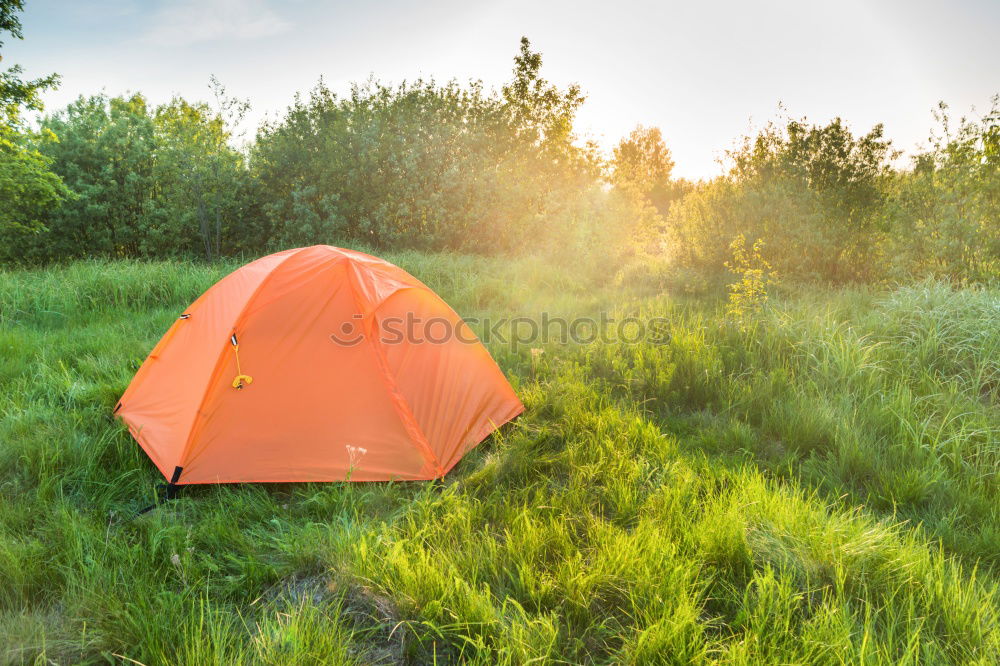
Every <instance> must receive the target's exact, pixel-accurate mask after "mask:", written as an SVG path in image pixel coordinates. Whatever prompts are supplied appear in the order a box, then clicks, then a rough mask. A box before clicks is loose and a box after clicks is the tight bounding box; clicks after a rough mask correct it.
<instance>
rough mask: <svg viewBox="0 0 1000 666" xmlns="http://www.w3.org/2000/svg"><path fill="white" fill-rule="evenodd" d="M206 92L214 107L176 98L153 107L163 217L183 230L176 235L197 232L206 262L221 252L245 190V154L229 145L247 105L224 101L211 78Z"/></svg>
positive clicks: (187, 234)
mask: <svg viewBox="0 0 1000 666" xmlns="http://www.w3.org/2000/svg"><path fill="white" fill-rule="evenodd" d="M209 88H210V89H211V90H212V93H213V95H214V97H215V102H216V108H214V109H213V108H211V107H209V106H208V105H207V104H203V103H202V104H191V103H188V102H186V101H185V100H183V99H181V98H175V99H174V100H172V101H171V102H170V103H169V104H165V105H163V106H160V107H159V108H157V110H156V113H155V115H154V124H155V126H156V135H157V146H158V155H157V166H156V177H157V182H158V185H159V187H160V189H161V195H162V199H163V207H164V208H165V209H167V210H168V211H169V212H167V217H168V218H172V219H173V220H174V221H175V223H176V224H180V226H181V227H182V228H181V229H176V230H175V233H177V234H178V236H179V237H183V238H188V237H190V236H191V235H192V229H194V228H197V236H198V237H199V238H200V241H201V247H202V250H203V251H204V255H205V259H206V260H208V261H212V260H213V259H215V258H217V257H219V256H220V255H221V254H222V252H223V233H224V230H225V229H227V228H228V227H230V226H232V224H233V223H234V222H235V220H234V219H233V218H234V217H235V216H236V212H237V210H238V209H239V208H240V205H241V195H242V194H243V193H244V192H245V191H246V187H247V181H248V174H247V171H246V165H245V161H244V156H243V154H242V153H240V152H239V151H238V150H236V149H234V148H233V147H232V146H231V145H230V141H231V139H232V138H233V131H234V129H233V128H235V127H237V126H238V125H239V123H240V122H241V121H242V120H243V118H244V117H245V115H246V112H247V110H248V109H249V104H248V103H247V102H245V101H243V100H238V99H235V98H232V97H229V96H228V95H227V94H226V90H225V88H224V87H223V86H222V84H221V83H220V82H219V81H218V80H217V79H216V78H215V77H212V79H211V80H210V84H209Z"/></svg>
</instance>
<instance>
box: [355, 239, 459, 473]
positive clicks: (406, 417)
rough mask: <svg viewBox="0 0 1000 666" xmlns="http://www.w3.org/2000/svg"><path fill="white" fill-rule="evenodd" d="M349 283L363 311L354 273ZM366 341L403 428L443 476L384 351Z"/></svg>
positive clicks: (373, 313)
mask: <svg viewBox="0 0 1000 666" xmlns="http://www.w3.org/2000/svg"><path fill="white" fill-rule="evenodd" d="M348 264H349V265H350V266H352V267H353V266H355V264H354V262H352V261H350V259H349V258H348ZM349 281H350V288H351V296H352V297H353V298H354V305H355V307H356V308H358V310H361V309H362V308H361V301H360V299H359V296H358V290H357V288H356V282H355V276H354V275H353V272H352V274H351V275H350V277H349ZM393 293H395V292H393ZM386 298H388V297H386ZM385 300H386V299H382V301H379V303H376V304H375V307H374V308H373V309H372V311H371V317H372V321H373V322H374V320H375V319H374V317H375V310H377V309H378V306H379V305H381V303H382V302H384V301H385ZM366 339H367V342H368V343H369V344H370V345H371V349H372V352H373V353H374V354H375V360H376V365H377V366H378V369H379V373H380V374H381V375H382V383H383V384H384V385H385V388H386V390H387V391H388V392H389V397H390V399H391V400H392V404H393V408H394V409H395V411H396V415H397V416H399V419H400V420H401V421H402V422H403V427H404V428H406V430H407V434H409V435H410V439H411V440H413V444H415V445H416V447H417V449H418V450H419V451H420V452H421V453H422V454H423V457H424V460H425V461H426V462H428V463H430V464H431V465H433V467H434V477H433V478H437V477H441V476H443V475H444V468H443V467H441V461H440V460H438V457H437V455H436V454H435V453H434V449H432V448H431V445H430V442H428V441H427V436H426V435H424V432H423V430H421V428H420V425H419V424H418V423H417V419H416V417H415V416H414V415H413V410H412V409H411V408H410V405H409V402H407V400H406V397H405V396H404V395H403V394H402V393H401V392H400V390H399V385H398V384H397V383H396V380H395V377H393V375H392V372H391V370H390V369H389V362H388V360H387V359H386V358H385V355H384V354H383V353H382V349H381V348H380V347H379V346H378V344H377V343H376V341H375V340H373V339H370V338H367V336H366Z"/></svg>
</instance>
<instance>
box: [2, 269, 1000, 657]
mask: <svg viewBox="0 0 1000 666" xmlns="http://www.w3.org/2000/svg"><path fill="white" fill-rule="evenodd" d="M387 258H389V259H390V260H393V261H395V262H397V263H399V264H400V265H402V266H404V267H405V268H407V269H408V270H410V271H411V272H412V273H413V274H414V275H416V276H417V277H419V278H420V279H422V280H423V281H424V282H426V283H427V284H428V285H430V286H431V287H433V288H435V289H437V290H438V291H439V293H440V294H441V295H442V296H443V297H444V298H445V299H446V300H448V301H449V302H450V303H451V304H452V305H453V306H454V307H455V308H456V309H457V310H458V311H459V312H460V313H462V314H464V315H475V316H493V317H500V316H504V315H507V316H509V315H511V314H530V313H536V312H538V311H539V310H541V309H548V310H549V311H551V312H559V313H564V314H583V313H589V314H594V313H596V312H597V311H598V310H600V309H608V310H613V311H615V312H617V313H619V314H636V315H637V316H639V317H640V318H643V319H647V320H648V319H651V318H653V317H665V318H666V321H667V322H668V323H667V330H666V333H667V334H666V335H665V336H663V337H662V339H660V340H659V341H657V342H652V341H647V342H646V343H643V344H637V345H626V344H612V343H605V344H601V343H595V344H591V345H569V344H560V343H557V342H550V343H548V344H545V345H542V344H534V343H533V344H532V345H531V346H535V347H536V348H542V349H544V353H542V354H541V355H538V354H537V353H536V354H535V355H534V356H533V355H532V354H531V353H530V349H528V348H517V349H512V348H510V347H509V346H503V345H499V344H494V346H493V347H492V349H491V351H492V352H493V353H494V356H495V357H496V358H497V359H498V361H499V362H500V364H501V366H502V367H503V369H504V370H505V371H506V372H507V374H508V376H509V377H510V378H511V381H512V383H513V384H514V385H515V388H516V389H517V391H518V393H519V395H520V396H521V397H522V399H523V400H524V402H525V404H526V406H527V408H528V409H527V413H526V415H525V416H524V417H523V418H522V419H520V420H519V421H518V422H517V423H516V424H514V425H513V426H511V427H508V428H505V429H504V430H502V431H501V432H500V433H498V434H496V435H495V436H494V437H492V438H491V439H490V440H489V441H487V442H485V443H484V444H483V445H482V446H480V447H479V448H477V449H476V450H474V451H473V452H472V453H470V454H469V455H468V456H466V458H465V459H463V461H462V462H461V463H460V464H459V465H458V466H457V467H456V468H455V469H454V470H453V472H452V473H451V474H449V476H448V477H447V478H446V479H445V480H444V481H443V482H441V483H427V484H415V483H386V484H358V485H350V484H285V485H281V484H278V485H232V486H216V487H199V488H196V489H191V490H189V491H187V492H186V493H184V494H183V495H182V496H181V498H180V499H178V500H176V501H174V502H172V503H169V504H166V505H164V506H162V507H160V508H159V509H157V510H155V511H153V512H150V513H148V514H144V515H143V516H141V517H138V518H134V517H133V516H134V514H135V511H136V509H138V508H139V507H141V506H142V505H144V504H146V503H148V502H149V501H150V500H151V498H152V497H153V494H154V488H155V484H156V483H158V482H159V481H160V477H159V474H158V473H157V472H156V470H155V469H154V468H153V466H152V464H151V463H150V462H149V461H148V460H147V459H146V457H145V456H144V454H142V452H141V451H140V450H139V448H138V447H137V446H136V445H135V444H134V442H133V441H132V440H131V438H130V437H129V436H128V434H127V432H126V431H125V430H124V428H123V427H122V426H121V425H119V424H118V423H116V422H115V421H113V420H112V419H111V418H110V411H111V409H112V408H113V405H114V403H115V401H116V400H117V398H118V396H119V395H120V393H121V392H122V391H123V390H124V388H125V386H126V385H127V384H128V381H129V380H130V378H131V375H132V373H133V372H134V370H135V368H136V367H137V365H138V363H140V362H141V359H142V358H143V356H144V354H145V353H146V352H147V351H148V350H149V349H150V347H151V346H152V345H153V344H154V343H155V341H156V339H157V338H158V337H159V335H160V334H161V333H162V331H163V330H165V328H166V327H167V326H168V325H169V323H170V321H172V320H173V318H175V317H176V316H177V312H179V311H181V310H182V309H183V308H184V306H185V305H187V303H189V302H190V301H191V300H193V299H194V298H195V297H196V296H197V295H198V294H200V293H201V291H202V290H203V289H205V288H206V287H208V286H209V285H210V284H212V282H214V281H215V280H216V279H218V278H219V277H220V276H221V275H223V274H224V273H225V272H226V271H227V270H229V269H231V268H233V267H234V266H235V264H234V265H233V266H218V267H206V266H203V265H195V264H169V263H152V264H140V263H121V262H110V263H97V262H88V263H78V264H70V265H67V266H64V267H59V268H52V269H48V270H37V271H9V272H0V659H2V660H4V661H6V662H8V663H15V664H19V663H35V662H39V663H41V662H44V661H45V660H49V661H52V662H55V663H103V662H105V661H107V660H111V661H114V660H121V659H129V660H134V661H137V662H140V663H144V664H153V663H287V664H303V663H434V662H435V661H436V663H473V664H477V663H481V664H494V663H508V664H523V663H529V662H531V663H635V664H650V663H684V664H687V663H733V664H737V663H746V664H750V663H760V664H771V663H886V664H896V663H960V664H971V663H979V664H991V663H996V662H997V661H998V660H1000V627H998V620H1000V617H998V613H1000V608H998V602H1000V591H998V589H997V584H998V580H1000V579H998V572H1000V557H998V553H1000V501H998V500H1000V498H998V485H997V479H996V470H997V467H998V463H1000V436H998V434H1000V433H998V426H1000V419H998V407H997V405H998V398H1000V395H998V391H1000V383H998V372H1000V368H998V364H1000V361H998V360H997V359H998V355H997V347H998V345H1000V305H998V303H1000V294H998V293H997V292H995V291H989V290H972V289H955V288H952V287H949V286H946V285H942V284H939V283H934V282H928V283H923V284H919V285H915V286H911V287H904V288H898V289H895V290H892V291H889V292H875V291H870V290H864V289H859V290H845V291H825V292H819V291H812V292H808V293H802V294H792V293H789V294H787V295H785V296H784V297H780V298H777V299H772V301H771V304H770V306H768V307H766V308H765V309H764V310H763V311H762V312H761V313H759V314H758V315H756V316H755V319H754V320H753V321H750V322H748V323H747V325H745V326H743V327H737V326H734V325H732V324H731V323H730V322H729V321H728V320H727V319H726V317H725V314H724V312H723V304H722V303H721V302H717V301H715V300H713V299H712V298H703V299H700V300H697V301H696V300H690V299H687V300H686V298H685V297H681V296H676V297H675V296H669V295H666V294H658V295H651V294H649V293H648V292H643V291H641V290H640V289H638V288H634V289H630V290H627V291H625V292H623V291H622V290H621V289H618V288H614V287H612V286H610V285H607V284H605V283H602V282H601V281H600V280H595V279H586V278H581V277H579V276H575V277H574V276H572V275H569V276H567V275H565V274H563V275H562V276H561V275H560V271H555V270H553V269H552V267H551V266H548V265H546V264H545V262H544V261H542V260H536V259H530V258H528V259H523V260H518V261H513V262H511V261H499V260H485V259H480V258H470V257H465V256H460V255H447V254H436V255H428V254H420V253H415V252H409V253H401V254H398V255H393V256H389V257H387Z"/></svg>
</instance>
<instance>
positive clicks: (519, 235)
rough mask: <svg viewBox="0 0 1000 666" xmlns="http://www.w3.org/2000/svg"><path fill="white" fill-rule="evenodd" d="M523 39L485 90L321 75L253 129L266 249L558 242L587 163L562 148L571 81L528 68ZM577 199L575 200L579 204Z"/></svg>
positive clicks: (575, 214) (575, 92)
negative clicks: (343, 85)
mask: <svg viewBox="0 0 1000 666" xmlns="http://www.w3.org/2000/svg"><path fill="white" fill-rule="evenodd" d="M540 68H541V55H540V54H538V53H534V52H532V51H531V49H530V44H529V42H528V41H527V40H526V39H523V40H522V41H521V48H520V51H519V53H518V55H517V56H515V58H514V76H513V80H512V81H511V82H510V83H508V84H507V85H505V86H503V88H502V90H501V91H500V92H499V93H496V92H491V91H487V90H485V89H484V87H483V84H482V83H481V82H479V81H472V82H470V83H469V84H468V85H465V86H462V85H459V84H458V83H457V82H455V81H451V82H448V83H445V84H438V83H436V82H435V81H433V80H430V81H425V80H416V81H411V82H406V83H403V84H401V85H398V86H389V85H385V84H382V83H379V82H377V81H373V80H372V81H368V82H367V83H365V84H363V85H355V86H353V87H352V88H351V90H350V92H349V93H348V94H347V95H345V96H344V97H338V96H337V95H336V94H334V93H333V92H332V91H331V90H330V89H329V88H327V87H326V86H325V85H324V84H323V82H322V81H321V82H320V84H319V85H318V86H317V87H316V88H315V89H314V90H313V91H312V92H311V93H310V94H309V96H308V98H306V99H301V98H297V99H296V101H295V104H293V105H292V107H291V108H289V109H288V112H287V114H286V115H285V117H284V118H283V119H282V120H281V121H280V122H276V123H269V124H266V125H265V126H263V127H262V128H261V130H260V131H259V133H258V136H257V142H256V145H255V146H254V149H253V152H252V154H251V165H252V170H253V173H254V175H255V176H256V177H257V179H258V185H259V187H260V193H261V195H262V200H263V201H265V202H266V203H265V204H264V207H265V210H266V212H267V216H268V218H269V220H270V222H271V224H272V225H273V226H274V228H275V234H274V242H275V244H276V245H277V246H279V247H287V246H293V245H301V244H304V243H317V242H360V243H364V244H366V245H370V246H374V247H401V246H405V247H417V248H425V249H430V248H433V249H460V250H463V251H472V252H497V251H503V250H510V249H514V248H517V247H519V246H522V245H523V244H525V243H527V242H530V243H531V245H532V246H534V247H538V246H540V245H542V244H543V243H545V242H548V241H549V239H551V241H552V243H553V244H556V243H558V242H559V239H560V238H562V239H565V238H568V237H569V236H570V235H572V234H575V233H577V232H578V231H580V228H582V227H585V226H586V225H587V224H591V223H592V222H593V220H594V219H595V218H594V216H593V215H591V214H584V213H583V212H582V211H581V210H578V209H574V206H578V205H586V206H590V205H591V204H590V202H591V198H590V197H589V195H588V194H587V193H586V192H587V190H588V188H591V187H596V186H597V175H598V173H597V161H596V160H595V159H594V157H593V155H592V153H591V152H590V151H589V150H588V149H587V148H581V147H578V146H576V145H575V144H574V136H573V132H572V125H573V120H574V117H575V113H576V110H577V109H578V107H579V105H580V103H582V100H583V96H582V95H581V93H580V91H579V88H577V87H576V86H570V87H568V88H566V89H560V88H558V87H556V86H554V85H552V84H551V83H549V82H548V81H546V80H545V79H544V78H542V76H541V72H540ZM584 201H586V202H587V203H586V204H583V202H584Z"/></svg>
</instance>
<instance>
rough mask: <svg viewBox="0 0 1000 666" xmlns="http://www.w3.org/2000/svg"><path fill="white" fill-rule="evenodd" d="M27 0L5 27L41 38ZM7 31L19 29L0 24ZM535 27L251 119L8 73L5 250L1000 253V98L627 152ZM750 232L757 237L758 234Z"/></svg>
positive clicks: (854, 266)
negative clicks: (83, 92)
mask: <svg viewBox="0 0 1000 666" xmlns="http://www.w3.org/2000/svg"><path fill="white" fill-rule="evenodd" d="M21 5H22V3H21V2H20V0H0V31H6V32H7V34H9V35H10V36H12V37H15V38H20V37H21V29H20V23H19V22H18V20H17V12H18V11H19V10H20V8H21ZM0 46H2V42H0ZM541 66H542V58H541V54H539V53H538V52H536V51H534V50H532V47H531V44H530V43H529V42H528V40H527V39H522V41H521V44H520V49H519V51H518V53H517V54H516V56H515V58H514V67H513V71H512V73H511V78H510V80H509V82H508V83H507V84H506V85H504V86H502V87H501V88H500V89H499V90H490V89H487V88H486V87H485V86H484V85H483V84H482V83H481V82H478V81H472V82H469V83H467V84H460V83H458V82H455V81H451V82H447V83H438V82H436V81H433V80H416V81H411V82H405V83H402V84H399V85H388V84H385V83H382V82H379V81H377V80H369V81H367V82H365V83H363V84H357V85H354V86H352V87H351V89H350V90H349V91H348V92H347V93H346V94H343V95H340V94H337V93H336V92H334V91H332V90H330V89H329V88H328V87H327V86H326V85H325V84H323V82H322V81H321V82H320V83H319V84H318V85H317V86H316V87H315V88H314V89H313V90H311V91H309V92H308V94H306V95H304V96H297V97H296V98H295V100H294V101H293V103H292V104H291V106H290V107H289V108H288V109H287V110H286V112H285V113H284V115H283V116H282V117H281V118H280V119H278V120H274V121H267V122H265V123H263V124H262V125H261V126H260V127H259V128H258V129H257V132H256V135H255V136H254V137H253V138H252V140H250V141H245V140H242V137H240V136H238V135H237V128H238V127H241V126H242V122H243V119H244V117H245V114H246V112H247V109H248V105H247V103H246V102H243V101H240V100H238V99H234V98H232V97H230V96H229V95H228V94H227V93H226V91H225V89H224V88H223V86H222V85H221V84H220V83H219V82H218V81H215V80H214V79H213V80H212V82H211V85H210V89H211V93H212V95H211V101H209V102H189V101H187V100H184V99H182V98H179V97H178V98H175V99H173V100H171V101H169V102H167V103H165V104H160V105H155V106H154V105H152V104H150V102H149V101H148V100H147V99H146V98H145V97H144V96H142V95H141V94H130V95H123V96H116V97H112V96H108V95H105V94H98V95H93V96H84V97H80V98H79V99H77V100H76V101H74V102H73V103H71V104H70V105H68V106H67V107H66V108H64V109H60V110H57V111H55V112H53V113H49V114H46V115H43V116H41V118H40V120H39V121H38V122H37V123H34V124H32V123H29V122H28V121H27V120H26V118H27V116H28V114H29V113H30V112H38V111H41V104H40V102H39V94H40V93H41V92H42V91H44V90H45V89H47V88H49V87H51V86H53V85H56V83H57V80H58V79H57V77H56V76H54V75H53V76H50V77H45V78H42V79H37V80H33V81H25V80H23V79H22V78H21V74H22V72H21V70H20V69H19V68H18V67H17V66H14V67H12V68H10V69H8V70H7V71H6V72H4V73H2V74H0V105H2V106H0V108H2V115H0V198H2V201H3V206H2V207H0V261H4V262H11V263H42V262H50V261H59V260H66V259H73V258H80V257H92V256H103V257H122V258H165V257H176V258H199V257H200V258H204V259H206V260H214V259H215V258H217V257H220V256H231V255H241V256H255V255H259V254H262V253H264V252H267V251H272V250H276V249H281V248H287V247H294V246H300V245H308V244H315V243H331V244H341V245H352V246H360V247H364V248H369V249H372V250H376V251H377V250H380V249H387V248H388V249H398V248H417V249H421V250H428V251H438V250H449V251H457V252H469V253H482V254H504V253H513V252H522V251H533V252H543V253H547V254H549V255H551V256H553V258H554V260H555V261H559V262H561V261H566V262H569V261H571V262H574V263H575V264H581V263H583V264H588V265H592V266H597V267H601V268H611V269H617V268H620V267H621V266H623V265H626V264H629V263H630V262H631V263H635V261H637V260H638V261H642V262H646V263H647V264H648V263H649V262H654V263H657V262H658V263H660V264H663V265H668V266H669V267H670V268H669V270H671V271H690V272H693V273H697V274H702V275H705V274H707V275H715V274H720V273H723V272H725V270H726V268H725V267H726V265H727V263H729V260H730V259H731V258H732V256H733V255H732V252H733V250H732V247H733V243H734V242H735V241H737V239H746V241H747V244H748V245H749V244H753V245H754V246H755V247H756V248H758V249H759V251H760V252H761V253H763V255H766V258H765V257H762V258H761V261H767V262H768V263H769V264H770V265H772V266H773V267H774V270H775V271H776V272H777V273H778V274H780V275H785V276H792V277H796V278H800V279H808V280H819V281H826V282H848V281H877V280H885V279H903V278H911V277H913V276H917V275H928V274H931V275H937V276H946V277H950V278H953V279H962V280H973V281H976V280H978V281H987V280H992V279H994V278H995V277H996V276H997V274H998V271H1000V264H998V260H1000V229H998V219H1000V106H998V104H997V100H996V99H994V103H993V106H992V108H991V109H990V110H989V111H987V112H986V113H985V114H983V115H982V116H981V117H978V118H962V119H960V120H958V121H957V122H955V121H953V120H952V119H950V118H949V116H948V113H947V109H946V108H945V107H943V106H942V107H941V108H940V109H939V111H938V114H937V116H938V118H937V119H938V130H937V131H936V133H935V134H934V135H933V136H932V140H931V143H930V145H929V147H928V148H927V150H926V151H924V152H923V153H921V154H919V155H916V156H915V157H914V158H913V159H912V161H911V163H910V164H908V165H905V166H898V165H897V164H896V162H897V157H898V153H897V152H896V151H895V150H894V149H893V147H892V144H891V142H890V141H889V140H888V139H887V138H886V137H885V136H884V130H883V128H882V126H876V127H875V128H873V129H872V130H870V131H869V132H867V133H864V134H860V135H856V134H855V133H854V132H852V130H851V129H850V128H849V127H848V126H847V125H846V124H845V123H843V122H842V121H841V120H840V119H835V120H833V121H832V122H830V123H827V124H825V125H817V124H812V123H809V122H808V121H807V120H805V119H793V118H785V119H782V120H780V121H774V122H772V123H770V124H768V125H767V126H766V127H764V128H763V129H762V130H760V131H759V132H757V133H756V134H753V135H751V136H747V137H745V138H744V139H743V140H742V142H740V143H739V144H737V145H736V146H735V147H734V148H733V150H731V151H730V152H729V153H728V155H727V157H726V168H725V172H724V173H723V174H722V175H720V176H718V177H716V178H714V179H711V180H708V181H702V182H698V183H690V182H686V181H684V180H680V179H676V178H674V177H673V174H672V170H673V166H674V165H673V161H672V159H671V155H670V151H669V150H668V149H667V146H666V142H665V141H664V139H663V136H662V133H661V131H660V130H659V129H658V128H643V127H638V128H637V129H636V130H635V131H633V132H632V133H631V134H630V135H629V136H627V137H625V138H623V139H622V140H621V142H619V144H618V145H617V146H616V147H615V149H614V151H613V154H612V155H610V156H605V155H603V154H602V153H601V151H600V150H599V149H598V148H597V147H596V146H595V145H594V144H592V143H588V142H583V141H581V140H580V138H579V137H578V136H577V135H576V133H575V131H574V121H575V117H576V113H577V111H578V110H579V108H580V106H581V104H583V102H584V99H585V98H584V95H583V94H582V92H581V90H580V89H579V88H578V87H577V86H569V87H566V88H560V87H558V86H555V85H553V84H552V83H550V82H549V81H547V80H546V79H545V78H544V77H543V76H542V71H541ZM739 242H740V243H742V242H743V241H742V240H740V241H739Z"/></svg>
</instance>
